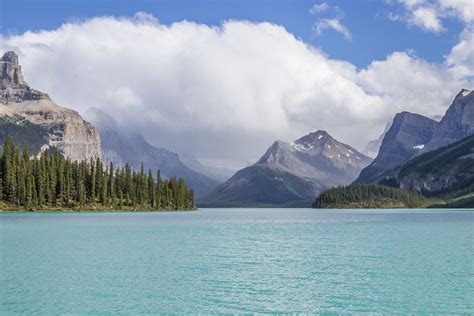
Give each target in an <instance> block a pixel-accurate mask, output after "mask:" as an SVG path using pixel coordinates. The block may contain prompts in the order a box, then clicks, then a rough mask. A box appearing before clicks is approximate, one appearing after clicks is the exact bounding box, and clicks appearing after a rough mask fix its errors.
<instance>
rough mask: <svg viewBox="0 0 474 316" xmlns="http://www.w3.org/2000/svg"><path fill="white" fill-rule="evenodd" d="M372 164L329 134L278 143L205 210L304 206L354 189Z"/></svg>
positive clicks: (220, 191) (214, 194) (233, 179)
mask: <svg viewBox="0 0 474 316" xmlns="http://www.w3.org/2000/svg"><path fill="white" fill-rule="evenodd" d="M369 163H370V158H368V157H367V156H365V155H363V154H361V153H359V152H358V151H357V150H356V149H354V148H352V147H350V146H348V145H345V144H343V143H340V142H338V141H337V140H335V139H334V138H332V137H331V136H330V135H329V134H328V133H326V132H325V131H317V132H314V133H310V134H308V135H306V136H303V137H301V138H299V139H297V140H295V141H294V142H292V143H287V142H282V141H276V142H274V143H273V145H272V146H270V148H268V150H267V151H266V152H265V154H264V155H263V156H262V157H261V158H260V160H259V161H258V162H257V163H256V164H255V165H253V166H250V167H247V168H244V169H242V170H240V171H238V172H237V173H236V174H235V175H234V176H232V177H231V178H230V179H229V180H228V181H226V182H225V183H224V184H222V185H220V186H219V187H218V188H217V189H216V190H215V191H213V192H212V193H211V194H210V195H209V196H207V197H206V198H205V199H204V200H203V205H206V206H306V207H308V206H309V205H311V201H312V200H314V198H315V196H316V195H317V194H319V193H320V192H321V191H323V190H325V189H327V188H329V187H332V186H336V185H344V184H349V183H351V182H352V181H353V180H354V179H355V178H356V177H357V175H358V174H359V172H360V170H361V169H362V168H364V167H365V166H367V165H368V164H369Z"/></svg>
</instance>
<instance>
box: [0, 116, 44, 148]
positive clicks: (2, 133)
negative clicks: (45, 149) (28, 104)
mask: <svg viewBox="0 0 474 316" xmlns="http://www.w3.org/2000/svg"><path fill="white" fill-rule="evenodd" d="M8 135H10V136H11V137H12V138H13V142H14V143H15V144H18V145H22V144H28V148H29V149H30V152H31V153H34V154H37V153H38V152H39V151H40V149H41V147H42V146H43V145H45V144H48V132H47V131H46V130H45V129H44V128H43V127H41V126H39V125H36V124H33V123H31V122H29V121H27V120H26V119H25V118H24V117H22V116H19V115H14V116H7V115H5V116H2V117H0V147H2V145H3V143H4V141H5V139H6V137H7V136H8Z"/></svg>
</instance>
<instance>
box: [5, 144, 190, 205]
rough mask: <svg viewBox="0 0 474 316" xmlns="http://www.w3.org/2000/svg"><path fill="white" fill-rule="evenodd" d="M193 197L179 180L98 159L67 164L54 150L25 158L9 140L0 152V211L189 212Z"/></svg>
mask: <svg viewBox="0 0 474 316" xmlns="http://www.w3.org/2000/svg"><path fill="white" fill-rule="evenodd" d="M194 207H195V205H194V193H193V191H192V190H189V189H188V188H187V186H186V183H185V182H184V180H183V179H181V178H180V179H176V178H170V179H162V178H161V177H160V172H159V171H158V172H157V174H156V175H153V174H152V173H151V171H148V172H147V173H146V172H145V171H144V170H143V165H142V168H141V170H140V171H138V172H136V171H134V170H132V168H131V167H130V166H129V165H126V166H125V167H123V168H114V166H113V164H112V163H111V164H110V165H108V166H104V165H103V163H102V161H101V160H100V159H97V160H91V161H88V162H86V161H82V162H77V161H74V162H73V161H70V160H68V159H65V158H64V157H63V156H62V155H61V154H60V153H59V152H58V151H57V150H52V151H49V152H48V151H43V152H42V153H41V154H39V155H38V156H30V154H29V152H28V147H27V146H26V145H24V146H23V148H22V149H21V150H20V149H19V148H17V147H15V145H14V144H13V141H12V138H11V137H7V138H6V139H5V142H4V145H3V148H2V150H1V153H0V209H6V210H8V209H12V210H15V209H16V210H190V209H194Z"/></svg>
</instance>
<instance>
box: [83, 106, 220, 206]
mask: <svg viewBox="0 0 474 316" xmlns="http://www.w3.org/2000/svg"><path fill="white" fill-rule="evenodd" d="M85 117H87V119H88V120H90V121H91V122H93V123H94V125H95V126H96V127H97V129H98V131H99V134H100V138H101V150H102V160H103V161H104V162H105V163H110V162H112V163H113V164H114V166H116V167H120V166H124V165H125V164H126V163H129V164H130V165H131V166H132V167H133V168H134V169H135V170H139V169H140V167H141V163H142V162H143V165H144V167H145V168H146V169H151V170H152V171H153V173H155V172H156V170H158V169H159V170H160V172H161V176H162V177H164V178H169V177H173V176H174V177H178V178H179V177H182V178H184V180H185V181H186V184H187V185H188V187H190V188H191V189H194V192H195V195H196V198H197V199H199V198H200V197H202V196H204V195H206V194H208V193H209V192H211V191H212V190H213V189H215V188H216V187H217V186H218V185H219V184H220V183H219V182H218V181H216V180H214V179H211V178H209V177H207V176H205V175H203V174H201V173H199V172H196V171H194V170H192V169H190V168H189V167H188V166H186V165H185V164H183V162H182V161H181V160H180V158H179V156H178V154H176V153H174V152H171V151H170V150H168V149H165V148H157V147H155V146H153V145H151V144H150V143H148V142H147V141H146V140H145V139H144V138H143V136H142V135H140V134H137V133H131V132H119V130H121V129H120V128H119V127H118V126H117V122H116V121H115V120H114V119H113V118H112V117H111V116H109V115H108V114H106V113H104V112H103V111H101V110H99V109H96V108H91V109H89V110H88V111H87V112H86V113H85Z"/></svg>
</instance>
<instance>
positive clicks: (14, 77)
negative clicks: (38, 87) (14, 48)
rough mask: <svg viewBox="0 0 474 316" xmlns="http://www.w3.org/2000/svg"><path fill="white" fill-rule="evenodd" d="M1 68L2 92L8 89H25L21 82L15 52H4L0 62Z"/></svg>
mask: <svg viewBox="0 0 474 316" xmlns="http://www.w3.org/2000/svg"><path fill="white" fill-rule="evenodd" d="M0 63H1V68H2V90H3V89H6V88H8V87H12V88H21V87H23V88H24V87H26V82H25V81H24V80H23V74H22V72H21V66H20V65H19V64H18V56H17V54H16V53H15V52H11V51H10V52H6V53H5V54H3V56H2V60H1V61H0Z"/></svg>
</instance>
